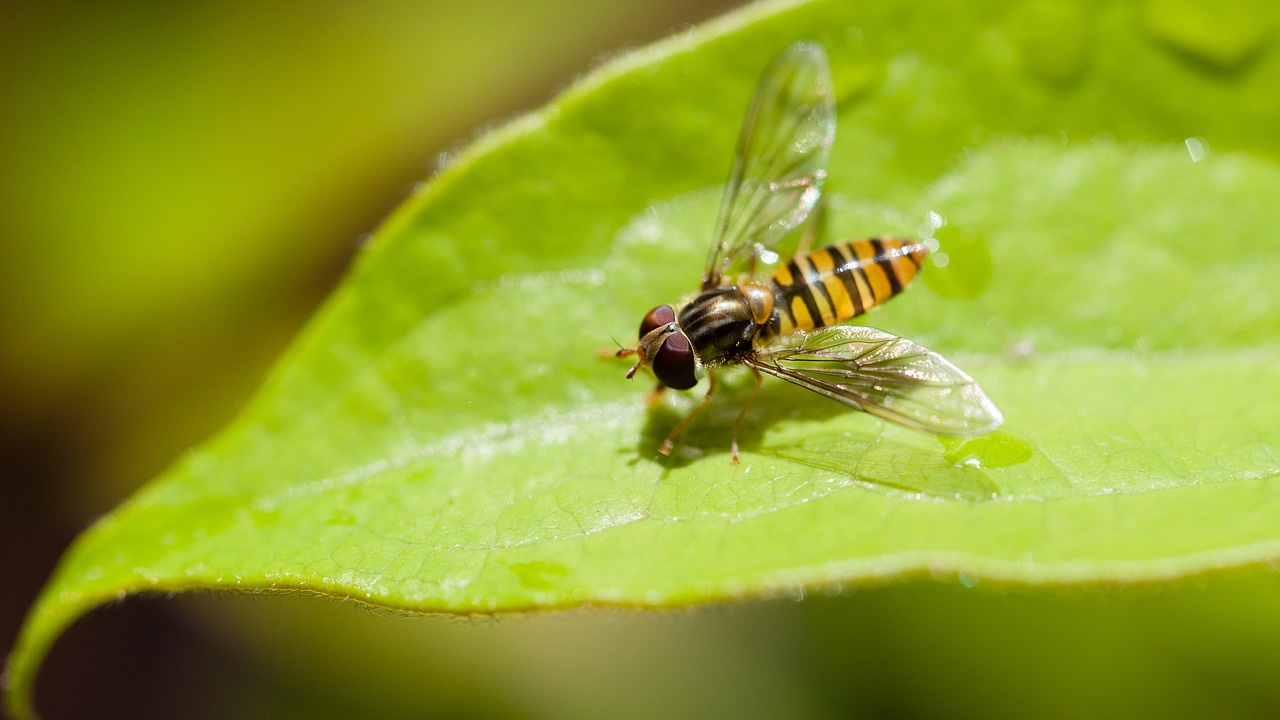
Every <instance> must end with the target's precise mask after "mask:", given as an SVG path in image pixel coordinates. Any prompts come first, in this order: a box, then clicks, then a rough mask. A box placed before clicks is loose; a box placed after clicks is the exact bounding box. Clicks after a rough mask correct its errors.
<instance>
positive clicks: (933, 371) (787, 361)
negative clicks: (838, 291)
mask: <svg viewBox="0 0 1280 720" xmlns="http://www.w3.org/2000/svg"><path fill="white" fill-rule="evenodd" d="M746 362H747V364H748V365H750V366H751V367H753V368H755V369H757V370H760V371H761V372H766V373H769V374H770V375H774V376H776V377H780V378H782V379H783V380H786V381H788V382H792V383H795V384H796V385H799V386H800V387H803V388H807V389H809V390H812V391H814V392H816V393H820V394H822V395H826V396H827V397H829V398H831V399H832V400H836V401H838V402H842V403H844V404H845V405H848V406H850V407H853V408H855V409H857V410H862V411H864V412H867V413H870V414H872V415H875V416H876V417H879V418H883V419H885V420H888V421H890V422H895V423H897V424H899V425H904V426H906V427H909V428H913V429H916V430H926V431H928V432H931V433H935V434H938V435H952V436H957V437H970V436H974V435H981V434H983V433H986V432H990V431H992V430H994V429H996V428H997V427H999V426H1000V423H1002V422H1004V418H1003V417H1002V416H1001V415H1000V411H999V410H998V409H996V406H995V404H993V403H992V402H991V399H990V398H988V397H987V395H986V393H984V392H983V391H982V388H980V387H978V384H977V383H976V382H974V381H973V378H971V377H969V376H968V375H966V374H965V373H964V371H962V370H961V369H960V368H958V367H956V366H955V365H952V364H951V363H950V362H949V361H948V360H947V359H946V358H944V357H942V356H941V355H939V354H937V353H935V352H933V351H932V350H930V349H928V348H925V347H922V346H920V345H917V344H916V343H913V342H911V341H910V340H907V339H905V338H900V337H898V336H897V335H893V334H890V333H887V332H884V331H883V330H876V329H875V328H868V327H853V326H847V325H844V326H835V327H827V328H821V329H818V330H815V331H813V332H809V333H796V334H795V335H793V336H790V337H789V338H788V340H787V341H786V342H785V343H784V344H783V345H780V346H777V347H774V348H769V349H765V350H761V351H758V352H757V353H756V355H755V357H754V358H748V359H747V361H746Z"/></svg>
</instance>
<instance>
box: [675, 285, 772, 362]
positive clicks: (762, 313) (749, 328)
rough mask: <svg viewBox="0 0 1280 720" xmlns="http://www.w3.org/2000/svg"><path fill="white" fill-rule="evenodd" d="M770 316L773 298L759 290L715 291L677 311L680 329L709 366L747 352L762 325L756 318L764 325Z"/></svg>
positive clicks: (731, 288) (745, 286)
mask: <svg viewBox="0 0 1280 720" xmlns="http://www.w3.org/2000/svg"><path fill="white" fill-rule="evenodd" d="M762 305H763V306H762ZM772 312H773V296H772V294H771V293H770V292H769V291H768V290H766V289H765V288H763V287H761V286H758V285H744V286H742V287H741V288H739V287H737V286H732V287H721V288H715V289H713V290H708V291H706V292H704V293H702V294H701V295H698V296H697V297H695V298H694V299H693V300H692V301H690V302H689V304H688V305H685V306H684V307H683V308H682V309H681V310H680V328H681V329H682V330H684V334H685V335H686V336H687V337H688V338H689V342H690V344H692V345H693V347H694V350H695V351H697V353H698V357H699V358H700V359H701V360H702V361H703V362H704V363H705V362H713V361H715V360H717V359H719V358H721V357H724V356H732V355H736V354H741V353H745V352H748V351H750V350H751V347H752V340H753V339H754V338H755V336H756V333H757V332H759V330H760V327H761V325H762V323H761V322H759V321H757V319H756V318H757V317H763V318H764V322H768V318H769V317H770V316H771V314H772Z"/></svg>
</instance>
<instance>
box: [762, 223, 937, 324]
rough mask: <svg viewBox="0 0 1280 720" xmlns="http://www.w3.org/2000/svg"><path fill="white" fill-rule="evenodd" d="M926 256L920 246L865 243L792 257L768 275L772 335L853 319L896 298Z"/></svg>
mask: <svg viewBox="0 0 1280 720" xmlns="http://www.w3.org/2000/svg"><path fill="white" fill-rule="evenodd" d="M928 254H929V251H928V249H927V248H926V247H925V245H924V243H923V242H919V241H913V240H899V239H897V238H868V239H864V240H853V241H850V242H843V243H837V244H835V245H831V246H829V247H825V248H822V249H821V250H814V251H813V252H811V253H809V254H808V255H804V256H796V257H795V258H794V259H792V261H791V262H790V263H787V265H786V267H783V268H780V269H779V270H778V271H777V272H775V273H774V274H773V277H772V279H771V280H770V284H769V287H770V289H772V290H773V297H774V311H773V313H774V314H773V319H772V321H771V322H770V323H769V332H770V334H771V335H785V334H786V333H789V332H794V331H796V330H812V329H814V328H818V327H824V326H826V325H835V324H838V323H842V322H844V321H846V320H849V319H851V318H855V317H857V316H859V315H861V314H862V313H864V312H866V311H868V310H870V309H871V308H873V307H875V306H877V305H880V304H881V303H883V302H885V301H886V300H888V299H889V298H891V297H893V296H894V295H897V294H898V293H899V292H901V291H902V289H903V288H905V287H906V286H907V284H908V283H910V282H911V280H912V279H913V278H914V277H915V276H916V273H918V272H920V264H921V263H922V262H924V258H925V256H926V255H928Z"/></svg>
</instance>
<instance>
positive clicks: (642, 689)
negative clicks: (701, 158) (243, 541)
mask: <svg viewBox="0 0 1280 720" xmlns="http://www.w3.org/2000/svg"><path fill="white" fill-rule="evenodd" d="M734 4H735V3H731V2H725V1H706V0H702V1H699V2H680V1H679V0H661V1H660V2H652V3H646V4H643V5H642V4H638V3H628V2H622V1H621V0H601V1H599V2H592V3H586V2H577V1H572V0H553V1H552V2H548V3H541V4H533V3H521V2H514V1H501V0H484V1H483V2H476V3H469V4H462V3H448V4H444V3H412V2H400V3H393V2H385V3H377V4H359V5H357V4H354V3H330V2H321V3H278V2H277V3H269V4H261V3H247V2H239V1H234V0H233V1H232V2H223V3H211V2H194V3H182V4H174V3H159V2H141V3H134V4H130V5H123V4H120V5H119V6H116V7H100V6H97V5H91V4H88V3H43V4H39V5H20V4H6V5H3V6H0V328H3V329H2V330H0V333H2V334H0V377H3V382H2V383H0V403H2V405H3V412H2V413H0V422H2V423H3V434H2V437H3V439H2V440H0V453H2V455H0V473H3V475H2V476H0V493H2V495H0V540H2V541H3V547H4V548H5V550H4V553H3V567H2V568H0V569H2V570H3V573H4V575H3V576H4V578H5V579H6V580H7V581H8V588H7V592H5V593H4V594H3V595H2V596H0V627H2V628H3V633H2V634H0V641H3V643H4V646H5V647H6V648H7V647H10V646H11V645H12V642H13V637H14V635H15V633H16V629H17V627H18V624H19V622H20V620H21V618H22V615H23V613H24V612H25V611H26V609H27V607H29V605H30V604H31V601H32V600H33V599H34V597H35V594H36V592H37V591H38V589H39V587H40V585H41V584H42V583H43V582H44V580H45V579H46V578H47V577H48V575H49V573H50V572H51V570H52V567H53V564H54V563H55V562H56V559H57V557H58V555H59V554H60V553H61V552H62V550H63V549H64V548H65V547H66V545H67V543H69V542H70V540H71V539H72V538H73V537H74V536H75V535H76V534H77V533H78V532H79V530H80V529H82V528H83V527H84V526H85V525H86V524H87V523H89V522H90V521H91V520H92V519H93V518H94V517H96V516H97V515H100V514H102V513H104V512H106V511H108V510H109V509H110V508H112V507H114V506H115V505H116V504H117V503H119V502H120V501H121V500H122V499H123V498H125V497H126V496H127V495H128V494H129V492H130V491H131V490H132V489H133V488H135V487H137V486H138V485H140V484H141V483H143V482H144V481H146V480H147V479H149V478H150V477H152V476H154V475H155V474H156V473H157V472H159V471H160V470H161V469H162V468H163V467H164V466H165V465H167V464H168V463H169V462H170V461H172V460H173V459H174V458H175V457H177V456H179V455H180V454H181V453H182V452H184V450H185V449H186V448H188V447H190V446H192V445H194V444H196V443H198V442H200V441H201V440H203V439H204V438H206V437H207V436H209V435H210V434H211V433H213V432H214V431H215V430H217V429H218V428H219V427H220V426H221V425H222V424H223V423H225V422H226V421H227V420H229V419H230V418H231V417H232V416H233V415H234V414H235V413H236V411H237V408H238V406H239V404H240V403H242V402H243V401H245V400H246V399H248V397H249V396H250V395H251V393H252V392H253V389H254V387H255V385H256V383H257V382H258V380H259V379H260V378H261V377H262V375H263V374H264V373H265V371H266V369H267V368H268V367H269V365H270V363H271V361H272V360H273V358H274V357H275V356H276V355H277V354H278V353H279V352H280V351H281V350H282V349H283V348H284V346H285V345H286V344H287V343H288V341H289V339H290V338H291V337H292V335H293V334H294V333H295V332H296V331H297V330H298V328H299V327H300V326H301V325H302V323H303V322H304V321H305V319H306V318H307V317H308V315H309V314H310V313H311V312H312V310H313V309H314V308H315V307H316V305H317V304H318V303H319V302H320V301H321V300H322V298H323V297H324V295H325V294H326V292H327V291H328V290H329V289H330V288H331V287H332V286H333V285H334V284H335V283H336V282H337V280H338V278H339V277H340V275H341V273H342V270H343V268H344V267H345V265H346V263H347V262H348V260H349V259H350V257H351V255H352V254H353V253H354V252H355V251H356V249H357V248H358V246H359V243H360V239H361V237H362V236H363V235H364V234H366V233H368V232H370V231H371V230H373V228H374V227H375V226H376V225H377V223H378V222H379V220H380V219H381V218H382V217H384V216H385V215H386V214H387V213H388V212H389V211H390V210H391V209H392V208H394V207H395V206H396V205H397V204H398V203H399V202H400V201H401V200H402V199H403V198H404V197H406V196H407V195H408V193H409V192H410V190H411V188H412V187H413V186H414V184H415V183H416V182H418V181H420V180H422V179H423V178H425V177H427V176H428V175H429V174H430V172H431V168H432V166H433V164H434V163H435V162H436V158H437V157H438V156H440V154H442V153H447V152H448V151H449V150H450V149H452V148H456V147H457V146H458V145H459V143H462V142H464V141H465V140H466V139H467V138H469V137H471V136H472V135H473V134H474V133H475V132H476V128H478V127H482V126H484V125H485V124H487V123H491V122H494V121H496V120H500V119H502V118H506V117H510V116H511V115H512V114H513V113H515V112H517V111H519V110H520V109H522V108H531V107H534V106H536V105H538V104H539V103H540V102H542V101H543V100H545V99H547V98H549V97H550V96H551V94H552V93H553V92H554V91H555V90H556V89H557V88H560V87H563V86H564V85H565V84H566V83H568V82H569V81H570V80H571V79H572V78H573V77H574V76H576V75H577V74H579V73H581V72H582V71H583V70H584V69H586V68H588V67H590V66H591V65H592V62H593V59H594V58H597V57H599V56H601V54H602V53H606V52H611V51H615V50H617V49H619V48H624V47H628V46H635V45H639V44H643V43H645V42H648V41H650V40H653V39H656V38H658V37H661V36H663V35H665V34H667V33H669V32H671V31H675V30H678V29H679V28H681V27H682V26H685V25H687V24H688V23H693V22H698V21H701V20H703V19H706V18H709V17H712V16H714V15H716V14H718V13H720V12H722V11H724V10H726V9H728V8H729V7H730V6H732V5H734ZM727 161H728V159H727V158H726V163H727ZM797 600H798V598H780V599H776V600H772V601H761V602H757V603H751V604H744V605H736V606H729V607H717V608H707V609H701V610H696V611H688V612H680V613H657V614H636V613H625V612H620V611H589V612H578V613H562V614H555V615H551V616H547V617H515V618H511V617H508V618H502V619H498V620H490V619H479V620H467V621H459V620H452V619H446V618H425V619H417V618H415V619H410V618H400V617H393V616H387V615H382V614H378V613H373V612H368V611H363V610H361V609H358V608H353V607H350V606H342V605H340V604H337V603H333V602H330V601H322V600H314V599H307V598H299V597H269V598H265V597H247V596H238V597H216V598H210V597H182V598H173V599H170V598H141V599H132V600H129V601H127V602H125V603H123V604H122V605H120V606H118V607H115V608H109V609H106V610H102V611H98V612H96V613H95V614H93V615H91V616H90V617H89V618H88V619H86V620H85V621H82V622H81V623H79V624H78V625H77V626H76V627H75V628H73V629H72V630H71V632H69V633H68V634H67V635H66V636H65V637H63V638H62V639H61V640H60V641H59V642H58V644H57V646H56V647H55V649H54V651H53V654H52V655H51V657H50V658H49V661H48V663H47V664H46V666H45V668H44V670H43V671H42V673H41V677H40V680H39V682H38V686H37V707H38V708H39V709H40V710H41V712H42V714H43V716H44V717H46V718H50V719H53V718H63V717H134V718H149V717H156V718H161V717H164V718H175V717H197V718H228V717H296V718H316V717H352V716H363V717H391V718H417V717H475V718H566V717H573V718H594V717H637V718H639V717H663V716H673V715H674V716H686V717H742V716H761V717H763V716H769V717H833V718H834V717H853V716H867V717H932V716H938V715H945V716H951V717H970V716H971V717H1028V716H1034V717H1079V716H1081V715H1084V714H1089V715H1094V716H1098V715H1105V716H1113V717H1132V716H1135V715H1143V716H1152V715H1158V716H1166V717H1179V716H1185V717H1223V718H1229V717H1259V718H1263V717H1268V718H1269V717H1280V669H1278V668H1280V663H1277V662H1276V660H1277V657H1278V656H1280V623H1275V622H1271V623H1270V624H1264V625H1261V626H1260V625H1259V623H1260V622H1263V621H1264V619H1265V618H1268V617H1270V616H1272V615H1273V614H1274V611H1273V609H1274V608H1275V607H1277V600H1280V583H1278V582H1277V581H1276V579H1275V577H1273V576H1266V575H1254V576H1251V577H1243V578H1236V579H1221V580H1215V581H1208V580H1203V581H1194V582H1185V583H1182V584H1180V585H1178V586H1177V587H1174V588H1146V589H1126V590H1115V589H1112V590H1101V589H1075V590H1069V591H1068V590H1053V589H1050V590H1039V591H1033V590H1015V589H1007V588H1006V589H993V588H988V587H985V586H978V587H973V588H967V587H964V586H963V585H962V584H960V583H958V582H957V581H956V579H955V578H938V579H930V578H922V579H919V580H917V581H915V582H911V583H906V584H900V585H894V586H888V587H882V588H870V589H861V590H859V591H857V592H850V593H846V594H834V595H831V596H828V597H821V598H806V599H803V601H802V602H800V601H797Z"/></svg>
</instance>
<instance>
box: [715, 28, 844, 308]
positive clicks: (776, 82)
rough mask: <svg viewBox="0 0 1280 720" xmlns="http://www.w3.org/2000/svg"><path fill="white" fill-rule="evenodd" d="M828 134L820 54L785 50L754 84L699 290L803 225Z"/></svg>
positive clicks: (821, 172) (829, 110)
mask: <svg viewBox="0 0 1280 720" xmlns="http://www.w3.org/2000/svg"><path fill="white" fill-rule="evenodd" d="M835 132H836V113H835V102H834V99H833V98H832V94H831V69H830V68H829V67H828V65H827V53H826V51H824V50H823V49H822V46H820V45H818V44H816V43H811V42H799V43H796V44H794V45H791V46H790V47H788V48H787V49H786V50H784V51H782V54H781V55H779V56H778V58H777V59H776V60H774V62H773V64H772V65H770V66H769V68H768V69H766V70H765V71H764V74H763V75H762V76H761V77H760V84H759V86H758V87H757V88H756V94H755V97H754V98H752V100H751V106H750V107H749V108H748V109H747V116H746V119H745V120H743V123H742V134H741V136H740V137H739V138H738V149H737V153H736V154H735V155H734V159H733V170H732V172H730V174H729V185H728V187H727V188H726V189H725V195H724V200H723V201H722V203H721V205H720V218H719V220H718V221H717V224H716V230H715V235H714V238H713V239H712V242H711V251H710V253H709V254H708V256H707V265H706V269H705V270H704V272H703V276H702V288H703V289H704V290H706V289H708V288H711V287H715V286H717V285H719V283H720V278H721V277H723V276H724V275H725V274H726V273H728V272H729V270H730V267H731V266H732V265H733V264H734V262H735V261H740V260H745V259H748V258H750V259H752V260H754V259H755V258H756V257H757V256H758V254H759V253H760V252H761V251H763V250H766V249H768V248H771V247H772V246H774V245H776V244H777V243H778V242H779V241H780V240H782V238H784V237H786V236H787V235H788V234H789V233H791V231H792V230H795V229H796V228H797V227H799V226H800V225H801V224H802V223H804V221H805V218H807V217H808V216H809V211H811V210H812V209H813V207H814V206H815V205H816V204H817V202H818V199H819V197H821V195H822V181H823V180H824V179H825V178H826V174H827V170H826V168H827V156H828V154H829V153H830V150H831V141H832V140H833V139H834V138H835Z"/></svg>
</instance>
